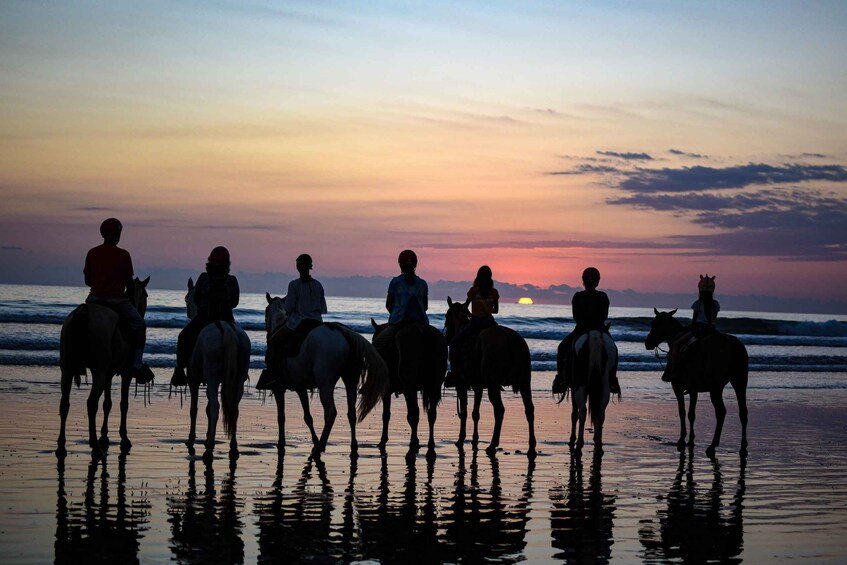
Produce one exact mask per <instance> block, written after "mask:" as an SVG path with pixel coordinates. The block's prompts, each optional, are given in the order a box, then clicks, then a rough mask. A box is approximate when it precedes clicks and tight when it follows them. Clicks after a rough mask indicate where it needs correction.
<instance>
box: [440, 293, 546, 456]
mask: <svg viewBox="0 0 847 565" xmlns="http://www.w3.org/2000/svg"><path fill="white" fill-rule="evenodd" d="M469 323H470V313H469V312H468V307H467V305H466V304H464V303H462V302H453V300H452V299H451V298H450V297H449V296H448V297H447V313H446V314H445V316H444V329H445V337H446V338H447V343H448V344H449V343H450V340H452V339H453V336H455V335H456V334H457V333H458V332H459V330H460V329H461V328H462V327H464V326H465V325H466V324H469ZM466 366H467V369H468V370H467V371H461V376H462V379H461V382H458V383H457V385H456V394H457V396H458V398H459V420H460V428H459V439H458V440H457V441H456V445H457V446H459V447H461V446H462V445H463V444H464V442H465V437H466V431H465V429H466V424H465V423H466V420H467V417H468V389H473V391H474V406H473V413H472V414H471V416H472V418H473V438H472V445H473V447H474V448H476V447H477V444H478V443H479V429H478V424H479V406H480V404H481V403H482V391H483V389H487V390H488V399H489V400H490V401H491V404H492V406H493V407H494V435H493V436H492V438H491V443H489V444H488V447H487V448H486V449H485V451H486V453H488V454H489V455H491V454H493V453H496V452H497V447H498V446H499V445H500V430H501V428H502V427H503V415H504V414H505V412H506V409H505V407H504V406H503V399H502V398H501V397H500V391H501V389H502V388H503V387H504V386H509V385H511V387H512V391H513V392H514V393H515V394H517V393H520V395H521V398H522V399H523V403H524V411H525V413H526V421H527V423H528V424H529V449H528V450H527V454H528V455H529V456H530V457H532V456H535V407H534V406H533V404H532V389H531V386H530V376H531V367H532V362H531V359H530V355H529V347H528V346H527V344H526V340H524V338H522V337H521V336H520V334H518V332H516V331H514V330H512V329H509V328H506V327H503V326H493V327H490V328H486V329H484V330H482V331H481V332H480V333H479V337H477V340H476V344H475V345H474V348H473V351H472V352H471V354H470V355H469V357H468V359H467V363H466Z"/></svg>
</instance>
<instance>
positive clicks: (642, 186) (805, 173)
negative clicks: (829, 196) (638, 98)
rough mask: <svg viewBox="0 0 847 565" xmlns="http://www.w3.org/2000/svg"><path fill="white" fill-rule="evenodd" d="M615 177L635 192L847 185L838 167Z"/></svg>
mask: <svg viewBox="0 0 847 565" xmlns="http://www.w3.org/2000/svg"><path fill="white" fill-rule="evenodd" d="M619 174H621V175H623V177H624V178H623V180H622V181H621V182H620V183H619V184H618V188H620V189H622V190H625V191H628V192H639V193H654V192H688V191H696V190H716V189H717V190H722V189H740V188H744V187H748V186H755V185H771V184H787V183H798V182H808V181H831V182H847V168H844V167H843V166H842V165H805V164H790V165H781V166H779V165H776V166H775V165H766V164H764V163H749V164H747V165H737V166H732V167H702V166H697V167H683V168H681V169H671V168H662V169H643V168H640V169H636V170H634V171H619Z"/></svg>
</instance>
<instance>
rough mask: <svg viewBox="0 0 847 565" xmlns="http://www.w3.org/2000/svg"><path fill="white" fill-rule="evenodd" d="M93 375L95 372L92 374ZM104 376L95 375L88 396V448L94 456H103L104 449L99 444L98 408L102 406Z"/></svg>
mask: <svg viewBox="0 0 847 565" xmlns="http://www.w3.org/2000/svg"><path fill="white" fill-rule="evenodd" d="M92 373H93V372H92ZM103 381H104V379H103V377H102V375H96V376H95V375H93V374H92V378H91V392H90V393H89V394H88V402H87V403H86V407H87V408H88V446H89V447H91V449H92V455H94V456H97V455H102V449H101V448H100V445H99V444H98V443H97V422H96V420H97V407H98V404H100V396H101V395H102V394H103Z"/></svg>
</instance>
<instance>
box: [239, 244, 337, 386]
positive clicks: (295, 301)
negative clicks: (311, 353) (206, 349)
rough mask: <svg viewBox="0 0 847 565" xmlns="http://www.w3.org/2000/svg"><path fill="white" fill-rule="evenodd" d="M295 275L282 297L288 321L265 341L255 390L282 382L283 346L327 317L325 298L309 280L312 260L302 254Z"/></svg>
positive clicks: (305, 254)
mask: <svg viewBox="0 0 847 565" xmlns="http://www.w3.org/2000/svg"><path fill="white" fill-rule="evenodd" d="M296 264H297V272H298V273H300V277H299V278H297V279H294V280H293V281H291V282H290V283H288V293H287V294H286V295H285V311H286V312H287V313H288V318H287V319H286V321H285V325H284V326H283V327H282V328H280V329H279V330H277V331H276V332H275V333H274V334H273V335H272V336H269V337H268V347H267V351H266V353H265V367H266V369H265V370H264V371H262V374H261V376H260V377H259V381H258V382H257V383H256V389H257V390H273V389H274V387H275V385H276V381H277V379H278V378H284V377H285V375H283V371H282V359H281V357H282V356H284V355H285V353H284V349H285V347H284V344H285V342H286V341H290V338H291V337H292V336H294V335H295V334H298V333H299V334H302V337H305V334H308V333H309V331H310V330H312V329H314V328H315V327H316V326H317V325H319V324H321V323H323V316H322V315H323V314H326V313H327V307H326V296H325V295H324V288H323V286H322V285H321V283H320V282H318V281H317V280H315V279H314V278H312V275H311V274H309V271H311V270H312V267H313V263H312V257H311V256H310V255H308V254H307V253H303V254H302V255H300V256H299V257H297V261H296Z"/></svg>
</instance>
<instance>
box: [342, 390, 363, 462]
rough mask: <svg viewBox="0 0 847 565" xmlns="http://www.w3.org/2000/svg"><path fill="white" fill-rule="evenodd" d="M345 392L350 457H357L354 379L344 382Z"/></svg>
mask: <svg viewBox="0 0 847 565" xmlns="http://www.w3.org/2000/svg"><path fill="white" fill-rule="evenodd" d="M344 389H345V391H346V392H347V421H348V422H349V423H350V457H358V455H359V442H358V441H357V440H356V381H355V380H353V382H349V383H348V382H345V383H344Z"/></svg>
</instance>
